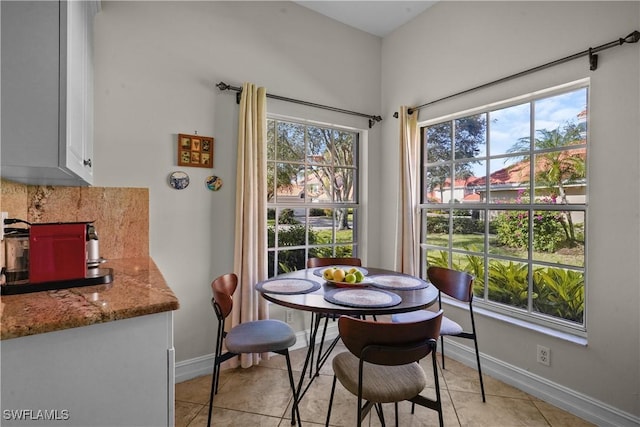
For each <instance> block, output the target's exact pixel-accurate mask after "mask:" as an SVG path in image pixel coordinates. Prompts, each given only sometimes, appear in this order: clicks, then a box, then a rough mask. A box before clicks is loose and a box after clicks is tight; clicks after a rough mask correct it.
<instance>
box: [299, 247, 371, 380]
mask: <svg viewBox="0 0 640 427" xmlns="http://www.w3.org/2000/svg"><path fill="white" fill-rule="evenodd" d="M332 265H349V266H353V267H362V260H361V259H360V258H347V257H333V258H331V257H328V258H319V257H314V258H309V259H308V260H307V268H316V267H330V266H332ZM316 316H318V317H316ZM329 318H331V319H332V320H335V316H333V315H326V314H321V313H311V330H310V334H311V335H313V332H314V329H315V324H316V322H317V321H319V322H321V321H322V319H324V325H323V328H322V337H321V339H320V344H319V346H318V356H317V361H316V368H319V367H320V363H321V360H322V347H323V346H324V340H325V338H326V336H327V327H328V325H329ZM318 324H319V323H318ZM316 334H317V332H316ZM337 342H338V338H336V339H335V340H334V341H333V342H332V343H331V344H330V347H329V349H328V350H327V351H330V350H331V349H333V347H335V345H336V343H337ZM314 352H315V349H313V348H312V349H311V366H310V368H309V378H311V376H313V375H314V372H313V358H314Z"/></svg>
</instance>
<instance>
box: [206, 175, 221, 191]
mask: <svg viewBox="0 0 640 427" xmlns="http://www.w3.org/2000/svg"><path fill="white" fill-rule="evenodd" d="M220 187H222V178H220V177H217V176H209V177H207V188H208V189H209V190H211V191H218V190H219V189H220Z"/></svg>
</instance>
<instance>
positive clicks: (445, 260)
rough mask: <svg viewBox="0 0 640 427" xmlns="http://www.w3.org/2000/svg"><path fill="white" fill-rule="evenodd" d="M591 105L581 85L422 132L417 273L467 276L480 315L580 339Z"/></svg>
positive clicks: (427, 125)
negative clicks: (435, 270)
mask: <svg viewBox="0 0 640 427" xmlns="http://www.w3.org/2000/svg"><path fill="white" fill-rule="evenodd" d="M587 101H588V87H587V83H586V82H579V83H576V84H575V85H573V86H571V87H565V88H563V89H552V90H550V91H548V92H546V93H542V94H534V95H531V96H529V97H528V98H527V97H521V98H519V100H518V101H509V102H505V103H503V104H494V105H492V106H491V107H487V108H485V109H477V110H475V111H474V112H473V114H467V115H464V116H462V117H456V116H451V117H448V118H446V119H440V120H433V121H430V122H427V123H425V124H424V126H423V127H422V159H423V160H422V162H423V163H422V178H423V180H422V184H421V188H422V191H421V210H422V218H423V219H422V238H421V239H422V240H421V247H422V251H421V253H422V254H423V267H427V266H430V265H442V266H448V267H452V268H456V269H461V270H465V271H469V272H470V273H472V274H473V275H474V276H475V277H476V280H475V285H474V294H475V295H476V300H475V301H476V303H478V304H479V305H480V306H483V307H484V308H487V309H489V310H494V311H497V312H500V313H503V314H508V315H512V316H514V317H519V318H524V319H526V320H530V321H532V322H534V323H538V324H543V325H545V326H550V327H552V328H555V329H559V330H563V331H568V332H571V333H575V334H578V335H584V334H585V333H586V329H585V319H584V313H585V299H584V293H585V286H586V262H585V247H586V239H585V236H586V216H587V198H586V196H587V170H586V159H587V132H586V130H587V128H586V123H587V122H586V118H587V111H588V110H587ZM531 195H533V197H531Z"/></svg>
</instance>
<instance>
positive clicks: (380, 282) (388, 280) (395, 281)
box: [369, 274, 429, 291]
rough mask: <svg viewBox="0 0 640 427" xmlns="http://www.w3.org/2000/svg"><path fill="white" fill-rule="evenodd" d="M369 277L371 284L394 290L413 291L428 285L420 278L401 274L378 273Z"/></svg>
mask: <svg viewBox="0 0 640 427" xmlns="http://www.w3.org/2000/svg"><path fill="white" fill-rule="evenodd" d="M369 279H371V283H370V284H371V286H374V287H376V288H381V289H393V290H396V291H414V290H416V289H424V288H426V287H428V286H429V283H428V282H425V281H424V280H422V279H419V278H417V277H411V276H404V275H401V274H380V275H377V276H369Z"/></svg>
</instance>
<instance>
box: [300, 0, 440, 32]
mask: <svg viewBox="0 0 640 427" xmlns="http://www.w3.org/2000/svg"><path fill="white" fill-rule="evenodd" d="M294 3H298V4H299V5H301V6H304V7H307V8H309V9H311V10H314V11H316V12H319V13H321V14H323V15H325V16H328V17H329V18H333V19H335V20H336V21H340V22H342V23H343V24H347V25H349V26H351V27H354V28H357V29H359V30H362V31H366V32H367V33H370V34H373V35H376V36H379V37H384V36H386V35H387V34H389V33H390V32H392V31H393V30H395V29H396V28H398V27H400V26H401V25H403V24H404V23H406V22H408V21H410V20H411V19H413V18H414V17H415V16H416V15H418V14H420V13H421V12H423V11H424V10H425V9H427V8H429V7H430V6H432V5H434V4H435V3H436V1H424V0H419V1H369V0H361V1H336V0H324V1H320V0H318V1H294Z"/></svg>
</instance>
